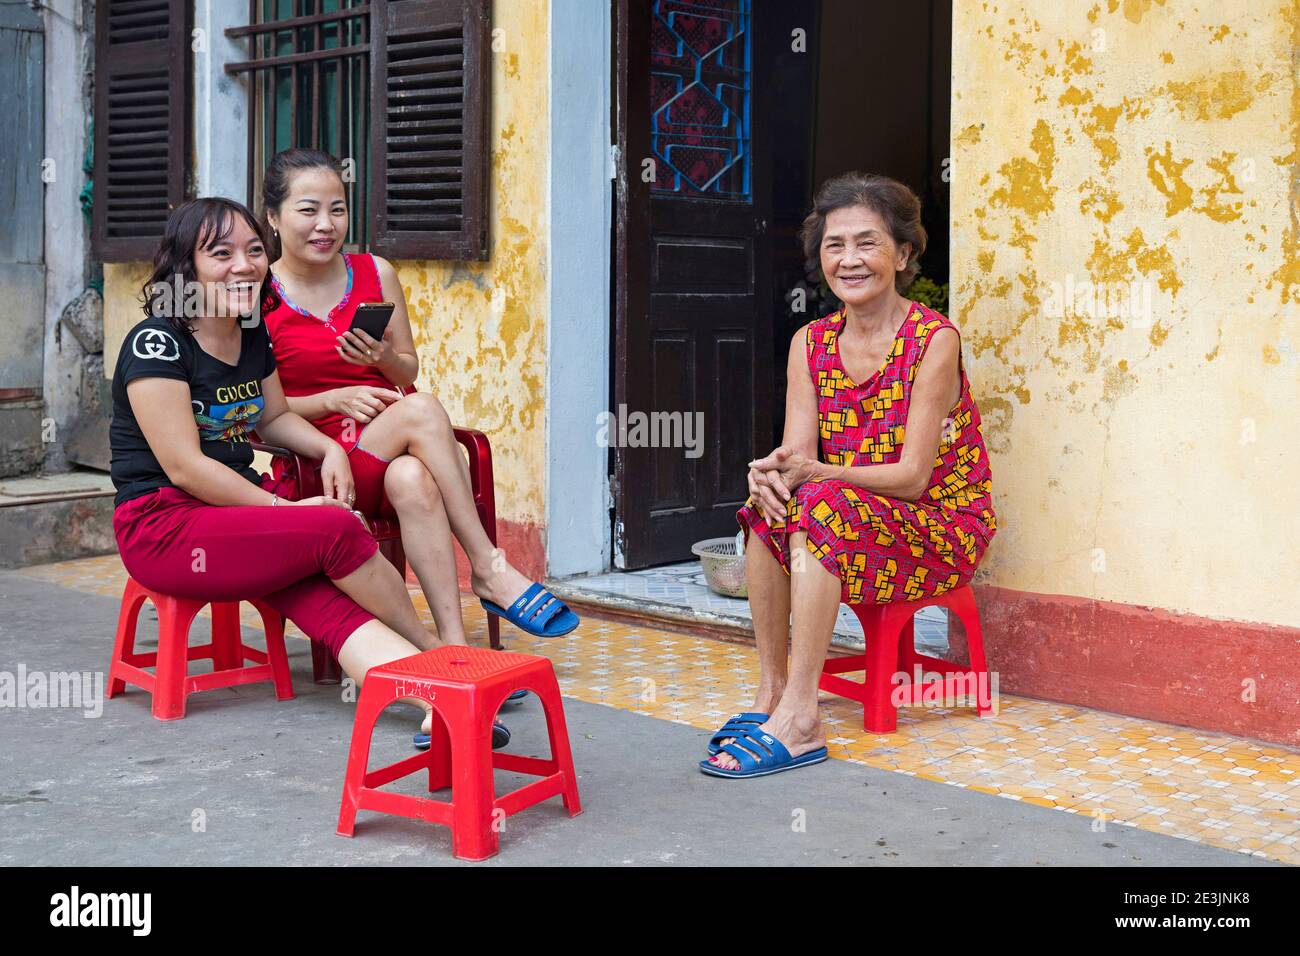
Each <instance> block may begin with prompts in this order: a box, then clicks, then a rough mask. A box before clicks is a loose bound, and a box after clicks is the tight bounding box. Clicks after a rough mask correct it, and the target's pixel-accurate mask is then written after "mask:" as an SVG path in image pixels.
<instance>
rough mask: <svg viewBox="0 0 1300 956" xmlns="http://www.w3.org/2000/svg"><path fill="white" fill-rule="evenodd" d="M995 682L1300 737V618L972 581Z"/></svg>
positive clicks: (1074, 700) (1044, 694) (1298, 743)
mask: <svg viewBox="0 0 1300 956" xmlns="http://www.w3.org/2000/svg"><path fill="white" fill-rule="evenodd" d="M975 596H976V600H977V602H978V604H979V610H980V620H981V623H982V624H983V628H984V648H985V652H986V654H987V655H988V665H989V669H990V670H991V671H997V672H998V680H999V690H1000V691H1003V692H1006V693H1009V694H1019V695H1022V696H1026V697H1037V698H1041V699H1043V700H1053V701H1060V702H1063V703H1069V704H1080V705H1082V706H1085V707H1093V708H1097V709H1099V710H1109V711H1113V712H1115V713H1120V714H1129V715H1131V716H1134V717H1147V718H1151V719H1153V720H1160V721H1165V722H1167V723H1173V724H1183V725H1186V726H1189V727H1196V728H1200V729H1203V730H1212V731H1221V732H1223V733H1229V734H1237V735H1240V736H1243V737H1254V738H1257V739H1259V740H1267V741H1270V742H1273V743H1278V744H1283V745H1285V746H1288V747H1300V628H1294V627H1276V626H1272V625H1267V624H1251V623H1244V622H1239V621H1216V620H1212V619H1210V618H1204V617H1197V616H1195V615H1188V614H1174V613H1171V612H1169V611H1163V610H1160V609H1158V608H1147V607H1138V606H1136V605H1131V604H1116V603H1112V602H1109V601H1095V600H1091V599H1088V598H1078V597H1068V596H1065V595H1055V594H1032V593H1028V592H1024V591H1013V590H1009V589H1007V588H998V587H990V586H980V585H976V587H975Z"/></svg>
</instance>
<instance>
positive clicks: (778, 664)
mask: <svg viewBox="0 0 1300 956" xmlns="http://www.w3.org/2000/svg"><path fill="white" fill-rule="evenodd" d="M745 584H746V586H747V589H748V591H749V609H750V613H751V614H753V617H754V642H755V644H757V645H758V670H759V675H758V692H757V694H755V696H754V710H756V711H759V712H760V713H764V714H770V713H771V712H772V711H773V710H775V709H776V705H777V704H779V703H780V702H781V695H782V694H784V693H785V685H786V679H787V669H788V664H789V660H788V656H789V653H790V577H789V575H787V574H786V573H785V569H784V568H782V567H781V562H779V561H778V560H777V559H776V556H775V555H773V554H772V552H771V551H769V550H768V549H767V546H766V545H765V544H763V542H762V541H760V540H759V539H758V537H757V536H756V535H753V534H751V535H750V536H749V543H748V545H747V547H746V548H745Z"/></svg>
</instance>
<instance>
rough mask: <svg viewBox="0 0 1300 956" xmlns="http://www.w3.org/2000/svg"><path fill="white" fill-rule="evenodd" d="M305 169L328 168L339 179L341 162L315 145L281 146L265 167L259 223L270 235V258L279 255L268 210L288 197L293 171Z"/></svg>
mask: <svg viewBox="0 0 1300 956" xmlns="http://www.w3.org/2000/svg"><path fill="white" fill-rule="evenodd" d="M306 169H328V170H329V171H330V172H332V173H334V175H336V176H338V178H339V182H342V181H343V164H342V163H341V162H339V160H338V159H337V158H336V157H334V156H331V155H330V154H329V153H326V152H322V151H321V150H319V149H301V148H299V147H294V148H293V149H282V150H280V152H278V153H276V154H275V155H274V156H272V157H271V162H270V163H269V164H268V165H267V167H266V175H265V176H263V177H262V224H263V226H265V227H266V232H267V234H268V235H270V236H271V237H272V242H271V247H270V248H271V249H272V250H273V251H272V253H271V258H273V259H278V258H280V253H281V249H280V238H279V236H277V235H275V230H273V229H272V228H271V220H270V216H269V215H268V214H269V213H270V212H271V211H272V210H275V212H276V213H279V211H280V206H281V205H283V203H284V201H285V200H286V199H288V198H289V183H290V182H291V181H292V179H293V176H294V174H295V173H300V172H302V171H303V170H306Z"/></svg>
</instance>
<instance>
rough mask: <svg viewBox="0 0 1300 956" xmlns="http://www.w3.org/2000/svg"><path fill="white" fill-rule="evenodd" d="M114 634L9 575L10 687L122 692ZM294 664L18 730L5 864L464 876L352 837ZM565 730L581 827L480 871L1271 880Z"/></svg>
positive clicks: (372, 833) (1165, 848)
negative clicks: (283, 689)
mask: <svg viewBox="0 0 1300 956" xmlns="http://www.w3.org/2000/svg"><path fill="white" fill-rule="evenodd" d="M116 616H117V602H116V601H114V600H112V599H109V598H103V597H98V596H95V595H88V594H83V593H80V592H77V591H73V590H69V589H65V588H62V587H59V586H57V585H52V584H48V583H45V582H41V581H37V580H34V579H31V578H27V577H24V576H22V575H20V574H17V573H13V572H2V573H0V672H7V673H9V674H16V672H17V668H18V667H19V665H22V666H23V667H24V668H25V669H26V670H27V672H29V673H31V672H43V673H45V672H51V671H56V672H83V671H84V672H98V673H103V671H104V669H105V668H106V666H107V661H108V657H109V653H110V651H111V647H112V638H113V631H114V627H115V623H116ZM196 626H201V625H196ZM148 627H150V625H149V624H147V623H146V624H144V625H142V634H147V633H148V630H147V628H148ZM254 634H255V632H251V631H250V632H249V635H250V638H252V640H251V641H250V642H256V639H255V638H254V637H253V635H254ZM290 663H291V667H292V669H293V673H294V682H295V688H296V690H297V693H298V697H297V698H296V699H295V700H293V701H287V702H283V703H279V702H277V701H276V700H275V698H274V695H273V694H272V692H271V688H270V685H269V684H258V685H248V686H244V687H239V688H234V689H230V690H223V691H215V692H210V693H206V694H200V695H197V696H195V697H192V698H191V700H190V709H189V715H188V716H187V717H186V718H185V719H184V720H180V721H173V722H165V723H164V722H159V721H155V720H153V719H152V717H151V716H150V715H149V705H148V696H147V695H146V694H145V693H143V692H141V691H138V690H128V692H127V694H126V696H124V697H119V698H116V699H114V700H112V701H107V702H105V703H104V706H103V710H102V714H101V715H100V716H98V717H91V718H87V717H85V716H83V712H82V711H81V710H77V709H74V708H70V707H61V708H49V707H46V708H30V707H3V708H0V721H3V724H2V725H0V726H2V732H0V864H3V865H29V864H59V865H95V864H105V865H124V864H125V865H140V864H162V865H171V864H183V865H221V864H233V865H272V866H274V865H304V864H323V865H347V864H365V865H390V864H391V865H403V866H406V865H453V864H455V865H466V864H459V863H458V861H455V860H454V859H453V858H452V857H451V854H450V836H449V832H448V830H447V829H446V828H444V827H440V826H436V825H433V824H424V823H419V822H416V821H411V820H404V819H399V818H395V817H385V816H382V815H379V814H374V813H367V812H363V813H362V814H361V816H360V817H359V822H358V827H357V835H356V837H355V838H353V839H346V838H343V837H339V836H337V835H336V834H335V833H334V827H335V822H336V819H337V814H338V805H339V796H340V791H341V787H342V779H343V766H344V761H345V758H346V752H347V742H348V739H349V737H350V733H351V720H352V712H353V709H352V705H351V704H349V703H346V702H344V701H343V700H342V699H341V695H340V688H338V687H328V686H318V685H315V684H313V683H312V682H311V678H310V653H309V648H308V646H307V644H306V642H304V641H300V640H299V641H291V642H290ZM566 712H567V714H568V720H569V730H570V738H571V740H572V743H573V749H574V758H575V761H576V764H577V768H578V773H579V785H580V787H581V793H582V800H583V804H584V812H583V813H582V814H581V815H580V816H578V817H576V818H573V819H570V818H569V817H568V816H567V814H566V813H565V812H564V810H563V808H562V807H561V805H560V801H559V799H558V798H555V799H553V800H550V801H548V802H547V803H545V804H542V805H539V806H536V807H533V808H531V809H529V810H527V811H524V812H523V813H521V814H519V815H517V816H514V817H511V818H509V820H508V821H507V824H506V828H505V831H504V833H503V834H502V841H501V853H500V855H499V856H497V857H496V858H494V859H493V860H491V861H488V862H487V863H484V864H474V865H480V866H502V865H565V866H567V865H601V866H632V865H652V866H658V865H707V864H740V865H757V866H783V865H784V866H788V865H803V864H815V865H860V864H866V865H882V866H899V865H916V864H932V865H953V866H956V865H963V864H978V865H995V866H1009V865H1025V866H1049V865H1088V866H1142V865H1165V866H1180V865H1209V866H1214V865H1249V864H1263V863H1266V862H1267V861H1262V860H1259V859H1257V858H1251V857H1248V856H1245V855H1243V854H1240V853H1234V852H1231V851H1228V850H1221V849H1217V848H1214V847H1210V846H1206V845H1201V844H1195V843H1191V842H1188V841H1185V840H1179V839H1175V838H1172V837H1167V836H1164V835H1161V834H1156V833H1150V832H1147V831H1144V830H1139V829H1135V828H1131V827H1125V826H1121V825H1116V824H1111V825H1109V826H1107V828H1106V829H1105V831H1104V832H1095V831H1094V830H1093V821H1092V819H1091V818H1090V817H1082V816H1076V815H1071V814H1066V813H1062V812H1060V811H1054V810H1048V809H1044V808H1040V807H1034V806H1028V805H1025V804H1020V803H1017V802H1015V801H1011V800H1005V799H999V798H994V797H990V796H987V795H984V794H978V793H972V792H969V791H965V790H962V789H960V788H956V787H951V786H947V785H943V784H938V783H934V782H931V781H926V780H919V779H916V778H913V777H907V776H905V775H901V774H894V773H888V772H885V771H881V770H875V769H872V768H868V767H863V766H860V765H856V764H851V763H848V762H845V761H828V762H827V763H825V764H821V765H819V766H816V767H812V768H808V769H805V770H799V771H795V772H791V773H787V774H781V775H777V776H774V777H770V778H764V779H760V780H750V781H730V780H717V779H714V778H711V777H707V776H705V775H703V774H701V773H699V772H698V771H697V770H696V762H697V761H698V760H699V759H700V758H701V757H702V756H703V753H704V744H705V741H706V739H707V734H706V733H704V732H703V731H700V730H697V729H695V728H693V727H689V726H685V725H679V724H674V723H671V722H667V721H663V720H658V719H654V718H650V717H644V716H639V715H636V714H631V713H626V712H623V711H618V710H614V709H611V708H607V707H603V706H598V705H594V704H586V703H582V702H580V701H574V700H569V701H566ZM414 714H415V711H414V710H413V709H409V708H403V707H397V708H394V709H393V710H392V711H391V712H390V713H388V714H385V716H384V719H383V720H382V721H381V723H380V726H379V728H378V729H377V730H376V741H375V749H374V751H373V752H372V753H373V758H372V759H377V760H383V761H385V762H387V761H389V760H395V759H398V758H400V757H402V756H405V755H407V754H408V753H410V752H411V751H410V749H409V748H410V733H411V731H412V729H413V726H414V723H415V720H414ZM503 716H504V720H505V721H506V722H507V723H508V725H509V726H510V728H511V730H512V731H513V732H514V735H515V736H514V741H513V742H512V744H511V748H510V749H511V750H513V751H516V752H522V753H545V746H546V745H545V739H546V738H545V729H544V726H543V722H542V719H541V710H540V708H539V707H538V706H537V704H536V701H535V700H533V701H525V702H524V703H522V704H520V705H516V706H512V707H510V708H508V710H507V712H506V713H505V714H504V715H503ZM416 779H417V778H411V779H410V780H408V781H405V782H403V785H402V786H399V787H398V789H402V790H405V791H406V792H411V793H416V792H418V784H417V783H416ZM519 779H520V778H518V777H515V776H514V775H511V774H505V773H501V774H499V775H498V787H499V788H503V787H505V786H509V785H510V784H511V783H512V782H513V781H518V780H519Z"/></svg>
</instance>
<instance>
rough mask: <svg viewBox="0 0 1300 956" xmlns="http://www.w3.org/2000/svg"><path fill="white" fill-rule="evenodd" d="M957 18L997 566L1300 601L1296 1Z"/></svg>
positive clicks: (956, 124)
mask: <svg viewBox="0 0 1300 956" xmlns="http://www.w3.org/2000/svg"><path fill="white" fill-rule="evenodd" d="M953 36H954V41H953V47H954V49H953V70H954V75H953V99H952V105H953V115H952V125H953V140H954V145H953V179H952V207H953V241H952V249H953V252H952V275H953V291H952V312H953V318H954V319H955V321H956V322H957V323H958V325H959V326H960V327H961V328H962V330H963V335H964V338H965V342H966V354H967V355H968V356H969V357H970V358H971V359H972V361H971V373H972V378H973V380H974V387H975V390H976V399H977V401H978V403H979V405H980V409H981V411H982V412H983V414H984V419H985V434H986V436H987V440H988V443H989V447H990V451H991V458H992V464H993V471H994V485H995V488H996V493H997V506H998V516H999V524H1000V530H999V533H998V537H997V539H996V540H995V543H994V545H993V547H992V548H991V550H990V553H989V557H988V559H987V561H986V565H985V568H984V570H983V572H982V578H983V580H984V581H986V582H988V583H992V584H996V585H1001V586H1004V587H1010V588H1017V589H1023V590H1028V591H1035V592H1042V593H1057V594H1071V595H1079V596H1085V597H1092V598H1099V599H1104V600H1112V601H1122V602H1127V603H1134V604H1140V605H1152V606H1157V607H1162V608H1169V609H1172V610H1176V611H1185V612H1191V613H1197V614H1204V615H1209V616H1213V617H1222V618H1234V619H1241V620H1250V621H1261V622H1268V623H1276V624H1289V625H1300V600H1297V598H1296V588H1297V582H1300V533H1298V532H1300V517H1298V515H1300V509H1298V508H1297V505H1296V498H1295V494H1296V489H1297V484H1298V483H1300V439H1298V438H1297V426H1296V423H1295V418H1296V414H1297V411H1298V410H1300V223H1298V222H1297V204H1298V203H1300V86H1298V85H1297V82H1298V81H1297V77H1298V75H1300V72H1298V68H1300V52H1298V51H1300V2H1296V0H1250V2H1245V3H1233V4H1221V3H1193V2H1190V0H1122V2H1121V0H1100V2H1099V3H1097V4H1095V5H1093V4H1086V3H1061V2H1059V0H1015V2H997V3H981V2H975V0H958V2H957V3H956V4H955V11H954V24H953ZM1085 281H1091V282H1100V283H1109V284H1123V286H1124V287H1125V289H1126V290H1127V291H1126V294H1125V296H1124V298H1123V299H1120V298H1118V297H1117V298H1115V299H1112V300H1111V302H1110V303H1108V304H1112V305H1115V306H1118V305H1119V304H1120V303H1121V302H1123V303H1124V304H1126V305H1127V304H1128V302H1129V298H1128V296H1129V295H1130V294H1131V293H1132V292H1133V291H1134V289H1133V287H1132V286H1130V285H1129V283H1133V282H1136V283H1138V286H1137V289H1136V291H1137V298H1136V300H1135V303H1136V305H1137V306H1138V308H1137V310H1136V312H1137V314H1136V315H1134V314H1133V310H1127V311H1128V312H1129V314H1127V315H1123V314H1121V315H1110V314H1107V312H1106V310H1104V309H1103V310H1101V311H1100V313H1099V314H1098V315H1097V316H1096V317H1093V316H1091V315H1088V314H1079V313H1080V312H1085V313H1086V309H1087V299H1086V297H1085V296H1084V295H1082V294H1081V293H1082V292H1083V290H1081V289H1079V288H1078V284H1079V283H1082V282H1085ZM1054 283H1055V287H1054V286H1053V284H1054ZM1070 283H1072V284H1073V287H1074V289H1075V292H1076V295H1075V298H1074V302H1073V305H1074V306H1075V308H1074V311H1073V313H1072V314H1071V313H1069V312H1066V310H1065V309H1064V308H1063V307H1064V306H1065V305H1066V304H1067V303H1066V302H1065V301H1064V299H1065V292H1066V289H1067V288H1069V287H1070V286H1069V284H1070ZM1148 293H1149V294H1150V296H1151V300H1150V301H1151V308H1150V313H1149V315H1150V320H1149V321H1148V320H1146V319H1145V318H1144V317H1143V315H1142V312H1143V309H1142V305H1143V299H1142V296H1143V295H1145V294H1148ZM1062 312H1066V314H1060V313H1062Z"/></svg>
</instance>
